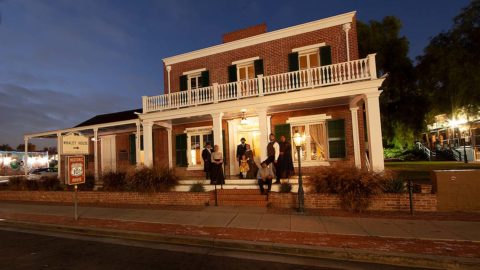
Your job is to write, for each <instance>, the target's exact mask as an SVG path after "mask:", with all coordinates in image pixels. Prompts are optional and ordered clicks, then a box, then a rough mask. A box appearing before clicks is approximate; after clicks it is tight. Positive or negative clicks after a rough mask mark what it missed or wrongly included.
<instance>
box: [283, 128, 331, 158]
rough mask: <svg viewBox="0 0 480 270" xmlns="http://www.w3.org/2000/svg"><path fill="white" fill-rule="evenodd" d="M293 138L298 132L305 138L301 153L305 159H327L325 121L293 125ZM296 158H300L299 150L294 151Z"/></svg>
mask: <svg viewBox="0 0 480 270" xmlns="http://www.w3.org/2000/svg"><path fill="white" fill-rule="evenodd" d="M291 132H292V138H293V135H294V134H295V133H296V132H298V133H300V135H301V136H303V137H304V138H305V142H304V143H303V144H302V147H301V151H300V155H301V157H302V160H303V161H323V160H325V159H326V147H325V145H326V140H325V137H326V134H325V123H324V122H321V123H312V124H305V125H292V130H291ZM294 153H295V154H294V157H293V158H294V160H298V157H297V152H296V151H294Z"/></svg>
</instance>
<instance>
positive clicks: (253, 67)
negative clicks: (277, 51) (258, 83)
mask: <svg viewBox="0 0 480 270" xmlns="http://www.w3.org/2000/svg"><path fill="white" fill-rule="evenodd" d="M260 74H263V60H262V59H260V57H258V56H257V57H252V58H248V59H243V60H238V61H235V62H232V65H231V66H228V82H237V81H245V80H251V79H254V78H256V77H257V76H258V75H260Z"/></svg>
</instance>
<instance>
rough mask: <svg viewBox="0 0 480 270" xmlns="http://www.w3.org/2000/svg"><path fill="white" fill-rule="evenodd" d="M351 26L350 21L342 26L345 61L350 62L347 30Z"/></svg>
mask: <svg viewBox="0 0 480 270" xmlns="http://www.w3.org/2000/svg"><path fill="white" fill-rule="evenodd" d="M351 28H352V25H351V24H350V23H346V24H344V25H343V26H342V29H343V31H345V43H346V44H345V45H346V46H347V62H350V44H349V40H348V31H349V30H350V29H351Z"/></svg>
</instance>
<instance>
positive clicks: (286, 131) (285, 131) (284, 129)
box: [274, 124, 291, 141]
mask: <svg viewBox="0 0 480 270" xmlns="http://www.w3.org/2000/svg"><path fill="white" fill-rule="evenodd" d="M274 130H275V138H276V139H277V141H280V137H281V136H285V139H287V141H290V139H291V137H290V124H280V125H275V127H274Z"/></svg>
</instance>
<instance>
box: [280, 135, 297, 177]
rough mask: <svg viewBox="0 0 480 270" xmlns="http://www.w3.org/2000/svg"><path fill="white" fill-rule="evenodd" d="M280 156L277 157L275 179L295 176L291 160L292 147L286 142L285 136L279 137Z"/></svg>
mask: <svg viewBox="0 0 480 270" xmlns="http://www.w3.org/2000/svg"><path fill="white" fill-rule="evenodd" d="M279 144H280V156H279V157H278V163H279V165H278V168H279V169H278V172H277V179H280V178H290V176H292V175H294V174H295V170H294V169H293V160H292V145H291V144H290V143H289V142H288V141H287V139H286V138H285V136H283V135H282V136H280V143H279Z"/></svg>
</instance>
